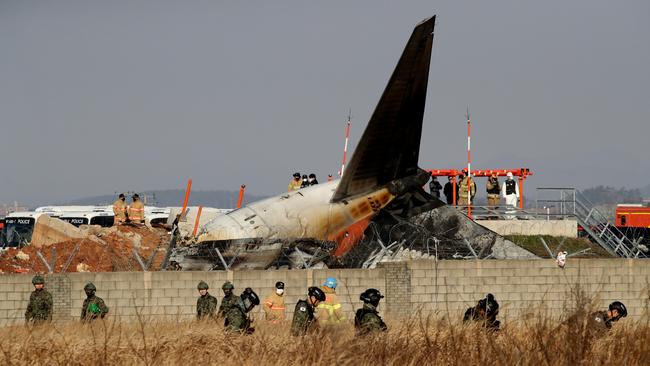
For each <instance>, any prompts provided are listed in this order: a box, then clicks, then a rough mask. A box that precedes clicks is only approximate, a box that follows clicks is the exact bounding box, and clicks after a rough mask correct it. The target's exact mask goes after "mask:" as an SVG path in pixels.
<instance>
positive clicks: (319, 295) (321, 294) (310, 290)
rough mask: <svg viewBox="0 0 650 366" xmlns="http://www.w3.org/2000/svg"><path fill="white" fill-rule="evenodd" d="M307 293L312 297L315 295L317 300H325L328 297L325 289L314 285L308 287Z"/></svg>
mask: <svg viewBox="0 0 650 366" xmlns="http://www.w3.org/2000/svg"><path fill="white" fill-rule="evenodd" d="M307 295H308V296H310V297H311V296H313V297H315V298H316V300H318V301H325V298H326V297H325V293H324V292H323V290H321V289H319V288H318V287H316V286H312V287H310V288H308V289H307Z"/></svg>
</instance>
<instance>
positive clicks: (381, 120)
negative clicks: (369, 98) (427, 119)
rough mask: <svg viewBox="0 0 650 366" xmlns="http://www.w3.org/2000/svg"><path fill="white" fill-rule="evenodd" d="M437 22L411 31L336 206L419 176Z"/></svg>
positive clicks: (334, 199) (343, 181)
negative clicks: (434, 30) (432, 49)
mask: <svg viewBox="0 0 650 366" xmlns="http://www.w3.org/2000/svg"><path fill="white" fill-rule="evenodd" d="M435 18H436V17H435V16H433V17H431V18H428V19H426V20H424V21H422V22H420V23H419V24H418V25H417V26H416V27H415V29H414V30H413V34H411V38H410V39H409V41H408V43H407V44H406V47H405V48H404V52H403V53H402V56H401V57H400V59H399V62H398V63H397V66H396V67H395V71H393V75H392V76H391V78H390V80H389V81H388V85H387V86H386V89H384V93H383V94H382V96H381V99H379V103H378V104H377V107H375V111H374V112H373V114H372V117H371V118H370V121H369V122H368V126H367V127H366V130H365V131H364V132H363V136H362V137H361V140H360V141H359V145H358V146H357V148H356V150H355V151H354V154H353V155H352V159H351V160H350V163H349V164H348V166H347V167H346V170H345V173H344V174H343V178H342V179H341V182H340V183H339V185H338V188H337V189H336V192H334V195H333V196H332V202H339V201H341V200H344V199H346V198H348V197H351V196H357V195H360V194H364V193H367V192H370V191H372V190H374V189H377V188H379V187H381V186H383V185H385V184H387V183H389V182H391V181H394V180H396V179H400V178H404V177H407V176H410V175H413V174H416V173H417V171H418V166H417V164H418V156H419V153H420V137H421V135H422V118H423V115H424V104H425V99H426V95H427V83H428V81H429V65H430V62H431V48H432V45H433V28H434V24H435Z"/></svg>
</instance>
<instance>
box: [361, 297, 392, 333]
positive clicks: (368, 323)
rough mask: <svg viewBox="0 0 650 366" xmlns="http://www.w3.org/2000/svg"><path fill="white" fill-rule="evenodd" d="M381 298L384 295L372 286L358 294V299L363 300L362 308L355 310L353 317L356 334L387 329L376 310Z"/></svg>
mask: <svg viewBox="0 0 650 366" xmlns="http://www.w3.org/2000/svg"><path fill="white" fill-rule="evenodd" d="M383 298H384V296H383V295H382V294H381V293H380V292H379V290H376V289H374V288H369V289H367V290H366V291H364V292H363V293H362V294H361V296H359V300H361V301H363V308H361V309H359V310H357V313H356V315H355V317H354V327H355V328H356V330H357V335H365V334H368V333H371V332H377V331H384V330H386V329H388V327H386V324H385V323H384V321H383V320H382V319H381V317H380V316H379V313H378V312H377V307H378V306H379V300H381V299H383Z"/></svg>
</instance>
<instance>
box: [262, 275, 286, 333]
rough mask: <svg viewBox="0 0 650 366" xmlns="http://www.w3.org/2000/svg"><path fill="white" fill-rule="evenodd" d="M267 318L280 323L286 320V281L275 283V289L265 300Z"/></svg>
mask: <svg viewBox="0 0 650 366" xmlns="http://www.w3.org/2000/svg"><path fill="white" fill-rule="evenodd" d="M263 309H264V314H265V316H266V320H267V321H269V322H271V323H278V322H281V321H283V320H284V282H276V283H275V291H274V292H273V293H272V294H270V295H269V296H268V297H267V298H266V299H265V300H264V307H263Z"/></svg>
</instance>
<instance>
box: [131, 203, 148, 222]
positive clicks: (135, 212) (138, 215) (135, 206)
mask: <svg viewBox="0 0 650 366" xmlns="http://www.w3.org/2000/svg"><path fill="white" fill-rule="evenodd" d="M129 220H131V222H135V223H142V222H143V221H144V205H143V204H142V202H140V201H135V202H133V203H132V204H131V206H129Z"/></svg>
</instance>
